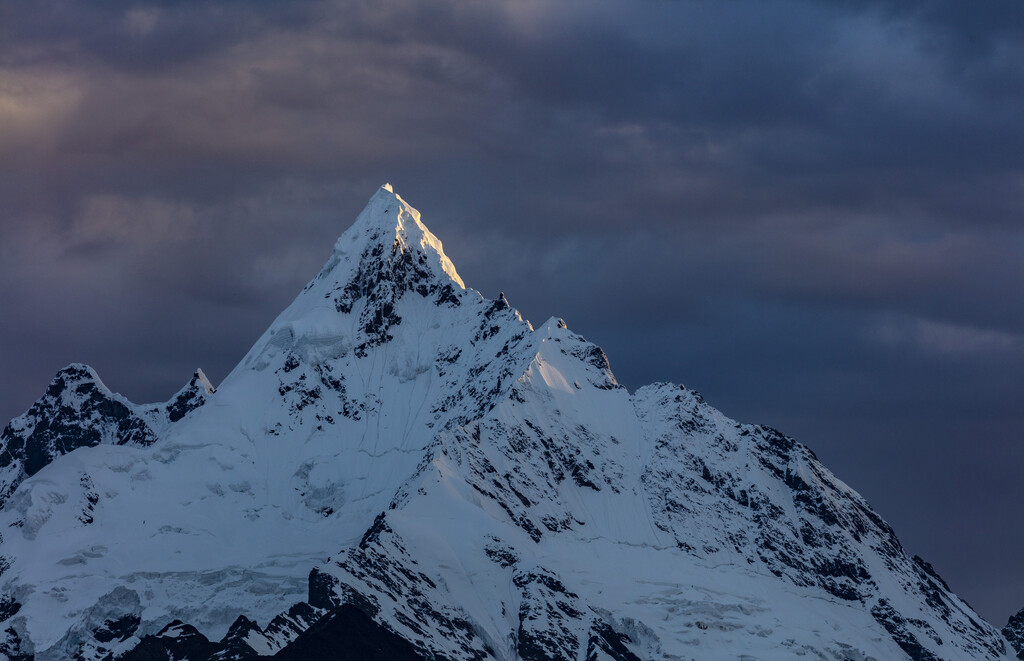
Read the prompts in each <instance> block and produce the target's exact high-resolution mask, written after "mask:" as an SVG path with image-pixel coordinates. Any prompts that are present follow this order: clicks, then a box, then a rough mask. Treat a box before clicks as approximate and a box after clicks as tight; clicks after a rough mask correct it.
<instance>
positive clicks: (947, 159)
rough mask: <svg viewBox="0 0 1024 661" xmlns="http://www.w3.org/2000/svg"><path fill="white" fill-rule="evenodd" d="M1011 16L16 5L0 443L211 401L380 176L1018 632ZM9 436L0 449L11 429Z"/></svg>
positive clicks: (338, 5) (685, 8) (625, 371)
mask: <svg viewBox="0 0 1024 661" xmlns="http://www.w3.org/2000/svg"><path fill="white" fill-rule="evenodd" d="M1022 116H1024V3H1022V2H1020V1H1019V0H1007V1H999V0H990V1H986V2H983V3H966V2H963V1H962V0H944V1H943V0H936V1H933V2H924V3H907V2H903V1H901V0H889V1H887V0H878V1H876V2H871V1H866V0H865V1H853V0H850V1H839V0H830V1H827V2H825V1H822V2H814V1H810V0H808V1H804V2H776V1H767V0H750V1H741V0H712V1H708V2H683V1H669V0H661V1H653V0H652V1H636V0H634V1H633V2H608V1H603V0H587V1H586V2H582V1H581V2H575V1H570V0H557V1H547V2H541V1H534V0H509V1H508V2H485V3H477V2H465V1H461V2H460V1H455V0H450V1H449V0H435V1H432V2H429V3H428V2H422V3H419V2H412V1H406V0H397V1H391V0H387V1H381V0H366V1H365V2H270V1H266V2H254V1H252V0H237V1H236V2H200V1H198V0H196V1H185V0H183V1H179V2H150V3H135V2H125V1H113V0H111V1H106V2H101V3H92V2H90V3H86V2H76V1H74V0H64V1H51V0H34V1H33V2H21V1H18V0H0V320H2V321H0V347H2V348H0V374H2V375H3V379H2V381H0V419H2V420H3V421H6V420H7V419H9V418H11V417H13V416H15V415H17V414H19V413H21V412H22V411H24V410H25V409H26V408H27V407H28V406H29V405H30V404H31V403H32V401H34V400H35V399H36V398H37V397H38V396H39V395H40V394H42V392H43V391H44V390H45V387H46V384H47V383H48V381H49V379H50V378H51V376H52V375H53V373H54V372H55V371H56V370H57V369H59V368H60V367H62V366H63V365H65V364H67V363H69V362H72V361H81V362H87V363H89V364H91V365H92V366H94V367H95V368H96V369H97V371H98V372H99V373H100V375H101V376H102V377H103V379H104V381H105V382H106V383H107V385H108V386H110V387H111V388H112V389H114V390H117V391H120V392H122V393H124V394H125V395H127V396H128V397H129V398H130V399H132V400H134V401H160V400H164V399H167V398H168V397H169V396H170V395H171V394H172V393H173V392H174V391H175V390H176V389H177V388H178V387H180V386H181V385H182V384H183V383H184V382H185V381H186V380H187V379H188V378H189V376H190V375H191V373H192V371H193V369H194V368H195V367H197V366H200V367H202V368H203V369H204V370H205V371H206V372H207V374H209V375H210V377H211V378H212V379H213V380H214V381H218V380H219V379H221V378H223V377H224V376H225V375H226V374H227V373H228V371H230V369H231V368H232V367H233V366H234V364H235V363H236V362H237V361H238V360H239V359H240V358H241V357H242V356H243V355H244V354H245V352H246V351H247V350H248V348H249V346H250V345H251V343H252V342H253V341H254V340H255V339H256V338H257V337H258V336H259V334H260V333H261V332H262V331H263V329H264V328H265V327H266V326H267V325H268V324H269V323H270V321H271V320H272V319H273V318H274V316H275V315H276V314H277V313H278V312H279V311H280V310H281V309H283V307H284V306H285V305H286V304H287V303H288V302H289V301H290V300H291V299H292V298H293V297H294V295H295V294H296V293H297V292H298V290H299V289H300V288H301V287H302V285H303V284H305V282H306V281H307V280H309V279H310V278H311V277H312V276H313V275H315V273H316V272H317V270H318V269H319V267H320V266H321V264H322V263H323V262H324V261H325V260H326V259H327V257H328V255H329V253H330V250H331V246H332V244H333V241H334V239H335V238H336V236H337V235H339V234H341V232H342V231H344V230H345V229H346V228H347V226H348V225H349V224H350V222H351V221H352V220H353V219H354V217H355V214H356V213H358V211H359V210H360V209H361V208H362V206H363V205H364V204H365V202H366V200H367V199H368V198H369V197H370V196H371V195H372V194H373V192H374V191H375V189H376V188H377V186H379V185H380V184H382V183H384V182H385V181H390V182H392V183H393V184H394V186H395V190H396V191H397V192H398V193H400V194H401V195H402V196H403V197H404V198H405V199H406V200H407V201H409V202H410V203H411V204H412V205H413V206H415V207H417V208H419V209H420V210H421V211H422V212H423V219H424V221H425V222H426V224H427V225H428V226H429V227H430V228H431V229H432V230H433V231H434V233H435V234H437V235H438V236H439V237H440V238H441V239H442V241H444V243H445V247H446V251H447V253H448V255H449V256H450V257H451V258H452V260H453V261H454V262H455V264H456V266H457V267H458V268H459V271H460V273H461V275H462V277H463V279H464V280H465V281H466V282H467V283H468V284H469V286H471V287H474V288H476V289H479V290H480V291H481V292H483V293H484V294H485V295H487V296H489V297H495V296H497V294H498V292H499V291H504V292H505V294H506V295H507V297H508V298H509V300H510V301H511V303H512V304H513V305H514V306H516V307H518V308H519V309H520V310H521V311H522V312H523V314H524V315H525V316H526V317H527V318H530V319H532V320H533V321H534V322H536V323H539V322H542V321H543V320H544V319H546V318H547V317H549V316H552V315H557V316H561V317H563V318H565V319H566V321H567V322H568V324H569V327H570V328H572V329H573V330H575V331H577V332H579V333H581V334H582V335H584V336H585V337H587V338H588V339H590V340H593V341H595V342H597V343H598V344H600V345H602V346H603V347H604V348H605V350H606V351H607V353H608V355H609V357H610V359H611V361H612V368H613V370H614V371H615V373H616V374H617V375H618V377H619V379H620V380H621V381H622V382H623V383H625V384H626V385H627V386H629V387H630V388H635V387H637V386H640V385H642V384H644V383H648V382H651V381H656V380H664V381H675V382H680V383H684V384H686V385H687V386H689V387H691V388H695V389H697V390H699V391H701V392H702V393H703V394H704V395H705V397H706V398H707V399H708V400H709V401H710V402H711V403H712V404H714V405H716V406H717V407H718V408H720V409H722V410H723V411H724V412H725V413H726V414H728V415H730V416H732V417H734V418H737V419H740V420H743V421H747V422H762V423H765V424H770V425H772V426H774V427H777V428H779V429H780V430H782V431H783V432H785V433H787V434H789V435H792V436H794V437H795V438H797V440H799V441H801V442H803V443H805V444H806V445H808V446H810V447H811V448H812V449H813V450H814V451H815V452H816V453H817V454H818V456H819V458H821V459H822V460H823V461H824V462H825V464H826V465H827V466H829V467H830V468H831V469H832V470H833V472H835V473H836V474H837V475H838V476H839V477H840V478H842V479H843V480H844V481H846V482H847V483H849V484H850V485H851V486H853V487H854V488H855V489H857V490H858V491H860V492H861V493H862V494H863V495H864V496H865V497H866V498H867V499H868V500H869V501H870V502H871V503H872V504H873V505H874V506H875V508H876V509H877V510H878V511H879V512H880V513H881V514H882V515H883V516H884V517H885V518H886V519H887V520H888V521H889V522H890V523H891V524H892V525H893V526H894V528H895V529H896V531H897V533H898V534H899V535H900V538H901V539H902V540H903V542H904V545H905V546H906V547H907V549H908V550H909V551H910V552H911V553H917V554H919V555H921V556H923V557H924V558H925V559H927V560H929V561H931V562H932V563H933V564H934V565H935V567H936V569H937V570H938V571H939V572H940V573H941V574H942V575H943V576H944V577H945V578H946V580H947V581H948V582H949V583H950V585H951V586H952V587H953V589H954V590H955V591H957V592H958V593H959V594H961V595H962V596H963V597H965V598H966V599H967V600H968V601H969V602H970V603H972V604H973V605H974V606H975V607H976V608H978V609H979V610H980V612H981V613H982V615H984V616H986V617H987V618H989V620H990V621H991V622H993V623H994V624H996V625H998V626H1002V625H1003V624H1004V623H1005V621H1006V618H1007V616H1008V615H1010V613H1011V612H1014V611H1016V610H1017V609H1019V608H1021V607H1024V563H1022V562H1021V560H1020V558H1021V549H1022V548H1024V526H1021V524H1020V521H1021V512H1020V508H1021V504H1022V503H1024V479H1022V474H1024V449H1022V441H1024V380H1022V374H1024V370H1022V368H1024V285H1022V283H1024V214H1022V210H1024V121H1022ZM0 424H3V423H2V422H0Z"/></svg>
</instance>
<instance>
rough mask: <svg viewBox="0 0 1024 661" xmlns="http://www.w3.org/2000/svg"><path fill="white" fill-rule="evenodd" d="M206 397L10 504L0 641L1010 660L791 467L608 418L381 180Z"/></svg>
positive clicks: (892, 550) (896, 553)
mask: <svg viewBox="0 0 1024 661" xmlns="http://www.w3.org/2000/svg"><path fill="white" fill-rule="evenodd" d="M203 394H204V397H205V399H206V404H205V405H204V406H202V407H201V408H199V409H197V410H195V411H194V412H192V413H191V414H190V415H188V416H185V417H183V418H181V419H179V420H178V421H177V422H175V423H174V424H173V425H168V426H167V427H166V428H164V429H162V430H160V431H158V432H155V434H154V435H155V438H154V439H153V440H152V441H149V440H148V437H147V443H145V444H132V445H129V446H126V445H115V444H108V443H101V444H91V443H90V444H89V445H95V446H94V447H84V448H80V449H77V450H75V451H74V452H71V453H70V454H66V455H64V456H60V457H57V458H55V459H53V460H52V461H51V462H50V463H49V464H48V465H46V466H45V467H43V468H42V469H41V470H38V472H36V473H35V474H33V475H31V476H30V477H28V478H27V479H24V481H23V482H22V483H21V485H20V486H18V487H17V490H16V491H15V492H14V493H13V495H12V496H11V497H10V499H9V501H8V502H7V503H6V505H4V507H3V509H2V511H0V531H3V536H4V538H3V542H2V546H0V549H2V550H0V552H2V554H3V556H4V557H5V558H6V560H5V563H6V564H9V567H7V569H6V571H5V572H4V573H3V574H2V577H0V588H2V590H3V595H4V596H3V600H4V601H3V603H2V604H0V606H2V608H0V618H3V619H6V622H4V624H3V627H4V628H5V629H6V632H7V641H6V643H2V641H0V648H3V649H4V650H6V651H9V652H20V653H35V655H36V658H39V659H45V658H68V657H70V656H72V655H75V654H78V655H80V656H81V657H82V658H93V659H95V658H108V657H110V656H113V655H114V654H115V653H116V652H118V651H123V650H126V649H129V648H131V647H132V646H133V645H135V644H137V643H138V641H139V640H141V639H142V638H143V637H144V636H146V635H147V634H156V633H158V632H159V631H160V630H164V631H163V633H164V636H163V637H164V638H167V637H169V636H171V634H172V633H173V634H174V636H177V635H178V634H177V633H176V632H179V631H186V629H184V628H182V627H183V626H184V625H174V626H172V627H169V628H168V626H167V625H168V624H169V623H171V621H172V620H174V619H179V620H182V621H183V622H186V623H188V624H189V625H194V627H196V629H197V633H202V634H205V635H206V636H207V637H208V638H210V639H212V640H216V639H219V638H221V637H222V636H225V634H228V638H230V639H231V640H232V641H236V642H237V641H240V640H245V641H248V642H247V643H246V644H248V645H249V648H250V650H252V651H253V653H255V652H263V653H268V652H271V651H274V650H276V649H279V648H280V647H281V646H282V645H287V644H288V642H289V641H290V640H292V639H293V638H294V636H295V634H296V633H297V632H298V631H299V630H301V629H303V628H305V627H308V626H309V624H311V623H312V622H313V621H314V620H315V619H316V618H318V617H321V616H323V614H324V613H326V612H328V611H330V613H332V615H331V616H330V617H332V618H334V617H336V616H337V613H340V612H341V611H339V610H337V609H334V610H330V609H331V608H332V607H334V606H338V605H339V604H341V603H343V602H344V603H350V604H353V605H355V606H357V607H358V608H359V609H360V610H361V611H362V612H363V613H365V614H367V615H369V616H371V617H372V618H373V619H374V620H375V621H376V622H377V623H379V624H382V625H383V626H384V627H386V628H387V629H390V630H391V631H394V632H395V633H397V634H399V635H400V636H401V637H402V638H404V639H406V640H407V641H409V642H411V643H413V644H414V645H415V646H416V647H417V649H418V650H420V652H421V653H423V654H427V655H430V654H434V655H441V656H444V657H448V658H499V659H513V658H517V657H518V658H524V659H544V658H552V659H562V658H572V659H576V658H581V659H582V658H587V659H607V658H614V659H635V658H644V659H656V658H658V659H660V658H664V659H670V658H702V659H707V658H723V659H724V658H728V659H734V658H737V657H742V656H743V655H747V656H748V657H750V658H778V657H779V656H780V650H783V652H782V655H783V656H798V655H807V656H811V657H812V658H837V659H839V658H842V659H847V658H849V659H857V658H860V659H866V658H876V659H891V658H907V657H910V658H915V659H932V658H942V659H968V658H970V659H979V658H992V659H996V658H1008V656H1007V651H1006V645H1005V642H1004V641H1003V639H1002V637H1001V636H1000V635H999V633H998V632H997V631H995V629H993V628H992V627H991V626H989V625H987V624H986V623H984V622H983V621H982V620H981V619H980V618H979V617H978V616H977V615H976V614H974V613H973V611H972V610H971V609H970V608H969V607H968V606H966V605H965V604H964V603H963V602H962V601H961V600H959V599H958V598H957V597H956V596H955V595H953V594H952V593H951V592H950V591H949V589H948V588H947V587H946V586H945V584H944V583H943V582H942V581H941V579H939V578H938V577H937V576H936V575H935V574H934V572H932V571H931V568H930V567H929V566H928V565H927V564H926V563H924V562H923V561H920V560H917V559H911V558H908V557H907V555H906V554H905V553H904V552H903V550H902V548H901V547H900V545H899V542H898V540H897V539H896V538H895V536H894V535H893V533H892V531H891V529H889V527H888V526H887V525H886V524H885V523H884V521H882V520H881V519H880V518H879V517H878V516H877V514H875V513H874V512H873V511H872V510H871V509H870V508H869V507H868V506H867V504H866V503H864V501H863V500H862V499H861V498H860V497H859V496H858V495H857V494H856V493H854V492H853V491H852V490H850V489H849V488H848V487H846V486H845V485H843V484H842V483H841V482H839V481H838V480H836V479H835V478H834V477H833V476H832V475H831V474H830V473H829V472H828V471H827V470H826V469H825V468H824V467H823V466H821V464H819V463H818V462H817V460H816V459H814V457H813V455H812V454H811V453H810V452H809V451H808V450H807V449H806V448H804V447H803V446H800V445H799V444H796V443H794V442H793V441H792V440H791V439H788V438H786V437H784V436H782V435H781V434H778V433H777V432H775V431H773V430H770V429H766V428H762V427H757V426H751V425H741V424H738V423H735V422H734V421H732V420H729V419H728V418H726V417H724V416H723V415H722V414H720V413H719V412H717V411H715V410H714V409H713V408H711V407H710V406H708V405H707V404H706V403H705V402H704V401H703V400H702V399H701V398H700V396H699V395H697V394H696V393H694V392H693V391H689V390H686V389H684V388H680V387H678V386H672V385H667V384H657V385H654V386H649V387H646V388H642V389H640V390H639V391H638V392H636V393H635V394H633V395H631V394H630V393H629V392H627V391H626V390H625V389H624V388H622V387H621V386H619V385H618V384H617V383H616V381H615V378H614V376H613V375H612V373H611V371H610V369H609V366H608V362H607V359H606V358H605V356H604V353H603V352H602V351H601V350H600V349H599V348H598V347H596V346H594V345H592V344H590V343H588V342H586V341H585V340H583V339H582V338H581V337H579V336H577V335H575V334H573V333H572V332H570V331H569V330H568V329H567V328H566V327H565V324H564V323H562V322H561V321H560V320H557V319H552V320H550V321H548V322H547V323H545V324H544V325H543V326H542V327H540V328H538V329H536V330H535V329H534V328H533V327H532V326H531V325H530V324H529V323H528V322H526V321H524V320H522V318H521V317H520V316H519V314H518V313H517V312H516V311H515V310H514V309H512V308H511V307H510V306H509V305H508V303H507V301H505V300H504V299H499V300H497V301H491V300H486V299H484V298H483V297H482V296H480V294H478V293H477V292H475V291H473V290H469V289H466V288H465V286H464V284H463V282H462V280H461V279H460V278H459V276H458V274H457V273H456V271H455V268H454V266H453V265H452V264H451V262H450V261H449V260H448V258H447V257H445V255H444V252H443V250H442V247H441V243H440V242H439V241H438V240H437V239H436V237H434V236H433V235H432V234H431V233H430V232H429V231H428V230H427V228H426V227H425V226H424V225H423V224H422V222H421V221H420V215H419V213H418V212H417V211H416V210H414V209H412V208H411V207H409V206H408V205H407V204H406V203H405V202H404V201H403V200H402V199H401V198H400V197H399V196H397V195H395V194H394V193H393V191H392V190H391V189H390V187H387V186H386V187H384V188H382V189H381V190H379V191H378V192H377V193H376V195H374V197H373V198H372V199H371V200H370V202H369V204H368V205H367V207H366V209H365V210H364V211H363V212H362V213H361V214H360V216H359V217H358V218H357V220H356V222H355V224H354V225H353V226H352V227H351V228H350V229H349V230H348V231H347V232H345V234H344V235H343V236H342V237H341V238H340V239H339V240H338V242H337V244H336V245H335V248H334V252H333V254H332V256H331V258H330V260H329V261H328V262H327V264H326V265H325V266H324V268H323V269H322V270H321V272H320V273H319V274H318V275H317V277H316V278H315V279H314V280H313V281H312V282H310V284H309V285H307V286H306V288H305V289H304V290H303V291H302V293H301V294H300V295H299V296H298V297H297V298H296V300H295V301H294V302H293V303H292V305H291V306H289V308H288V309H286V310H285V311H284V312H283V313H282V314H281V315H280V316H279V317H278V319H277V320H275V321H274V323H273V324H272V325H271V326H270V328H269V329H268V330H267V331H266V333H264V335H263V336H262V337H261V338H260V339H259V340H258V341H257V342H256V344H255V345H254V346H253V348H252V349H251V350H250V351H249V353H248V354H247V355H246V357H245V358H244V359H243V360H242V362H241V363H240V364H239V365H238V366H237V367H236V368H235V370H234V371H233V372H232V373H231V374H230V375H229V376H228V377H227V378H226V379H225V380H224V383H222V384H221V386H220V388H219V389H218V390H217V392H216V393H207V392H205V391H204V393H203ZM12 424H13V423H12ZM22 427H24V425H22V426H19V427H18V429H21V428H22ZM89 508H91V509H89ZM86 509H88V510H89V517H82V516H81V513H82V512H83V511H85V510H86ZM86 519H88V520H86ZM332 554H333V555H332ZM329 556H330V557H329ZM314 567H318V568H317V569H316V570H315V571H314V572H313V574H312V576H311V577H309V572H310V569H312V568H314ZM307 577H309V585H310V586H312V587H313V588H315V590H311V591H310V592H309V593H307ZM307 595H308V596H307ZM307 598H308V599H309V601H310V604H311V606H305V605H303V604H299V605H298V606H296V607H295V608H294V609H293V612H294V614H293V615H291V616H282V617H281V618H279V619H278V620H277V622H278V624H277V625H275V626H276V628H271V629H273V632H272V634H271V635H263V634H260V632H259V631H258V630H257V629H256V628H255V626H254V625H252V622H249V621H248V620H239V621H236V618H238V616H240V615H244V616H246V617H247V618H249V619H250V620H255V621H256V622H260V623H264V622H268V621H269V620H271V618H273V617H275V616H277V615H278V614H279V613H282V612H283V611H285V610H286V609H288V608H289V606H291V605H292V604H294V603H295V602H298V601H301V600H303V599H307ZM295 609H298V610H295ZM232 623H235V626H230V625H232ZM328 624H329V623H328ZM229 626H230V628H231V632H230V633H229ZM327 626H328V625H326V624H325V625H323V626H322V627H321V629H324V628H325V627H327ZM114 629H116V630H117V632H118V633H117V635H116V636H112V635H111V634H110V632H111V631H113V630H114ZM188 631H189V632H191V631H192V630H191V629H188ZM97 632H101V633H99V634H98V633H97ZM289 632H290V633H289ZM189 635H190V636H193V639H194V640H199V639H198V638H195V637H194V635H193V634H191V633H190V634H189ZM172 637H173V636H172ZM158 638H160V637H159V636H158V637H155V638H149V639H147V641H149V642H147V645H152V644H159V640H157V639H158ZM200 642H201V641H200ZM232 645H234V642H233V643H232ZM4 646H5V647H4ZM210 649H212V648H210Z"/></svg>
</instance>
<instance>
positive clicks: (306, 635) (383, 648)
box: [274, 604, 424, 661]
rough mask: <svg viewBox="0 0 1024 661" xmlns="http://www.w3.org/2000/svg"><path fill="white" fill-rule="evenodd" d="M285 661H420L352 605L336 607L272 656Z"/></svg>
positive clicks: (403, 642) (413, 651)
mask: <svg viewBox="0 0 1024 661" xmlns="http://www.w3.org/2000/svg"><path fill="white" fill-rule="evenodd" d="M274 658H275V659H283V660H284V661H334V660H335V659H342V658H343V659H345V660H346V661H423V660H424V657H423V656H421V655H420V654H419V653H418V652H417V651H416V649H415V648H414V647H413V646H412V645H411V644H409V642H408V641H406V640H404V639H403V638H401V637H400V636H398V635H397V634H395V633H394V632H392V631H390V630H388V629H386V628H384V627H383V626H381V625H380V624H378V623H376V622H374V621H373V619H372V618H370V616H369V615H367V614H366V613H364V612H363V611H361V610H359V609H358V608H356V607H355V606H353V605H351V604H342V605H341V606H337V607H335V608H334V609H332V610H331V611H329V612H328V613H327V614H326V615H324V616H323V617H322V618H320V619H319V620H318V621H317V622H316V624H314V625H313V626H311V627H310V628H309V629H307V630H306V631H305V632H303V633H302V634H300V635H299V637H298V638H296V639H295V640H294V641H293V642H292V643H291V644H289V645H288V646H287V647H285V648H284V649H282V650H281V651H280V652H278V653H277V654H275V655H274Z"/></svg>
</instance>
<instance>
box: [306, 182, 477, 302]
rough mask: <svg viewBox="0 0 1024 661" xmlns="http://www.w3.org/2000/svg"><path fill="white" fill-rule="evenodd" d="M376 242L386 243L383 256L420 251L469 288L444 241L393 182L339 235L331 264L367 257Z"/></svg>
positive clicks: (434, 266)
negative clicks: (395, 189) (449, 256)
mask: <svg viewBox="0 0 1024 661" xmlns="http://www.w3.org/2000/svg"><path fill="white" fill-rule="evenodd" d="M375 245H381V246H383V248H384V251H383V253H382V254H381V256H383V257H387V256H389V255H390V254H391V252H392V251H394V250H395V249H397V250H400V251H402V252H406V251H414V252H418V253H420V254H422V255H424V256H425V257H426V263H427V264H428V266H429V267H431V268H432V270H435V271H439V272H438V273H437V275H439V276H442V277H447V278H448V279H450V280H451V281H452V282H453V283H455V284H457V285H458V286H459V288H461V289H465V288H466V285H465V283H464V282H463V281H462V278H461V277H459V274H458V272H457V271H456V270H455V265H454V264H452V262H451V260H450V259H448V256H447V255H445V254H444V247H443V246H442V244H441V240H440V239H438V238H437V237H436V236H434V234H433V233H432V232H431V231H430V230H429V229H428V228H427V226H426V225H424V224H423V221H422V220H421V215H420V212H419V211H418V210H417V209H415V208H414V207H412V206H411V205H410V204H409V203H408V202H406V201H405V200H403V199H402V197H401V196H400V195H399V194H398V193H396V192H395V191H394V188H393V187H392V186H391V184H384V185H383V186H381V187H380V188H379V189H377V192H376V193H374V195H373V197H371V198H370V200H369V202H367V204H366V207H365V208H364V209H363V210H362V212H360V214H359V215H358V216H357V217H356V220H355V222H354V223H352V226H351V227H349V229H347V230H346V231H345V233H344V234H342V235H341V237H339V238H338V240H337V241H336V242H335V244H334V255H333V256H332V259H331V262H329V263H328V267H329V268H331V269H333V268H334V265H335V264H336V263H337V262H339V261H346V260H352V259H355V260H361V259H364V258H365V256H366V255H367V253H368V252H370V253H372V249H371V250H368V248H369V247H370V246H375ZM325 270H327V267H325Z"/></svg>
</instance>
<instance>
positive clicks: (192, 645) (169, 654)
mask: <svg viewBox="0 0 1024 661" xmlns="http://www.w3.org/2000/svg"><path fill="white" fill-rule="evenodd" d="M219 651H221V646H220V645H218V644H217V643H212V642H210V640H209V639H208V638H207V637H206V636H204V635H203V634H201V633H199V631H197V630H196V628H195V627H193V626H191V625H189V624H184V623H183V622H181V621H180V620H175V621H173V622H171V623H170V624H168V625H167V626H166V627H164V628H163V629H161V630H160V632H159V633H157V634H156V635H155V636H146V637H144V638H143V639H142V641H141V642H140V643H139V644H138V645H136V646H135V648H134V649H132V650H131V651H130V652H128V653H127V654H125V655H124V656H122V657H119V659H120V661H196V660H209V659H212V658H213V655H214V654H216V653H217V652H219Z"/></svg>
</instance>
